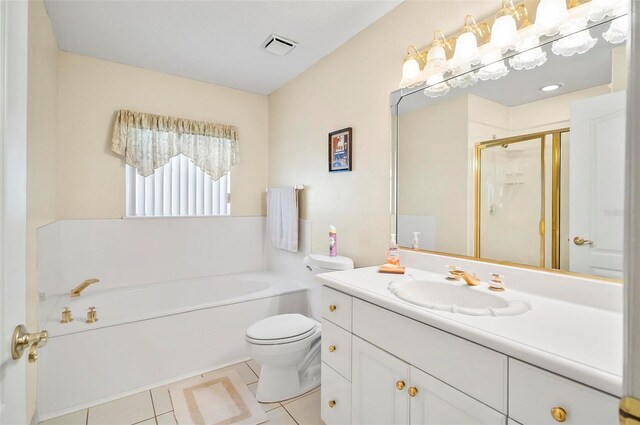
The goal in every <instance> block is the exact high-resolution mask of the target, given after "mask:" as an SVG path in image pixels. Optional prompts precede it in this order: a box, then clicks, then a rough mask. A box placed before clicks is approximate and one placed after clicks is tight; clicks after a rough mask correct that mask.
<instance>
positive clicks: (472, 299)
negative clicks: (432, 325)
mask: <svg viewBox="0 0 640 425" xmlns="http://www.w3.org/2000/svg"><path fill="white" fill-rule="evenodd" d="M388 289H389V292H391V293H392V294H393V295H395V296H396V297H397V298H399V299H401V300H402V301H406V302H408V303H410V304H414V305H417V306H419V307H425V308H429V309H432V310H441V311H450V312H452V313H461V314H468V315H471V316H515V315H518V314H522V313H525V312H526V311H528V310H529V308H530V307H529V305H528V304H527V303H525V302H523V301H511V300H507V299H505V298H502V297H499V296H497V295H494V294H491V293H487V292H481V291H485V290H486V289H485V288H480V287H477V288H472V287H470V286H469V285H467V284H466V283H464V282H462V283H460V282H438V281H434V280H426V279H414V278H411V277H408V278H404V279H400V280H396V281H395V282H391V283H390V284H389V288H388Z"/></svg>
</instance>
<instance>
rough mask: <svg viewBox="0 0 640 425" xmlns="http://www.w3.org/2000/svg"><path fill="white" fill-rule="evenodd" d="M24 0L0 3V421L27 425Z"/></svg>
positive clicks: (25, 53) (25, 51)
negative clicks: (19, 335) (22, 333)
mask: <svg viewBox="0 0 640 425" xmlns="http://www.w3.org/2000/svg"><path fill="white" fill-rule="evenodd" d="M27 8H28V4H27V2H21V1H11V2H6V1H2V2H0V26H1V27H0V51H1V52H0V62H1V63H0V80H2V84H0V91H1V98H2V102H0V109H1V111H0V121H1V122H0V128H1V129H2V131H0V156H1V157H2V158H1V160H0V180H2V189H3V190H2V191H0V205H1V208H0V235H1V236H0V245H1V246H0V250H1V252H2V256H0V291H1V293H2V298H1V299H0V309H1V310H0V322H1V324H2V326H0V333H1V334H2V335H1V336H2V341H3V343H2V348H1V355H2V358H1V359H0V360H1V361H2V365H1V367H0V425H12V424H26V423H28V420H27V418H26V416H27V407H26V360H25V358H24V357H22V359H20V360H18V361H16V360H13V358H12V355H11V343H10V341H11V338H12V334H13V330H14V329H15V327H16V325H18V324H20V323H26V228H25V226H26V177H27V172H26V145H27V143H26V140H27V139H26V138H27Z"/></svg>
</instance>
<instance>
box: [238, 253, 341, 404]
mask: <svg viewBox="0 0 640 425" xmlns="http://www.w3.org/2000/svg"><path fill="white" fill-rule="evenodd" d="M305 263H306V264H307V267H308V268H309V269H310V270H311V271H312V273H313V274H318V273H326V272H332V271H338V270H349V269H353V261H352V260H351V259H350V258H347V257H340V256H338V257H329V256H328V255H320V254H310V255H309V256H308V257H305ZM319 289H320V286H319V284H318V288H317V290H315V291H314V290H312V292H316V293H317V295H318V296H313V295H315V294H311V295H312V296H310V297H309V298H310V300H311V302H317V303H318V304H319V303H320V298H319ZM310 307H311V308H310V310H311V311H318V310H319V307H320V306H319V305H318V306H310ZM314 307H316V308H314ZM318 319H320V318H319V317H318ZM320 331H321V325H320V322H319V321H318V320H315V319H312V318H308V317H306V316H303V315H302V314H279V315H277V316H271V317H267V318H266V319H262V320H260V321H258V322H256V323H254V324H253V325H251V326H249V328H248V329H247V334H246V339H247V343H248V344H249V353H250V355H251V357H252V358H253V359H254V360H255V361H256V362H257V363H258V364H259V365H260V366H261V370H260V381H259V383H258V390H257V392H256V399H258V401H261V402H264V403H267V402H277V401H282V400H287V399H290V398H293V397H297V396H299V395H300V394H304V393H306V392H307V391H310V390H312V389H313V388H315V387H317V386H318V385H320Z"/></svg>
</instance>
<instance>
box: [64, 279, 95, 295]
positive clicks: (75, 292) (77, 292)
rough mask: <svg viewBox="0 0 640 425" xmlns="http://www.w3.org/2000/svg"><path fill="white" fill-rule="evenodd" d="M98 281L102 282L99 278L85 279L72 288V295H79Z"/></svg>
mask: <svg viewBox="0 0 640 425" xmlns="http://www.w3.org/2000/svg"><path fill="white" fill-rule="evenodd" d="M98 282H100V280H99V279H87V280H85V281H84V282H82V283H81V284H80V285H78V286H76V287H75V288H73V289H72V290H71V296H72V297H79V296H80V294H81V293H82V291H84V290H85V289H87V286H89V285H93V284H94V283H98Z"/></svg>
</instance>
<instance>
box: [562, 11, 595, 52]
mask: <svg viewBox="0 0 640 425" xmlns="http://www.w3.org/2000/svg"><path fill="white" fill-rule="evenodd" d="M586 25H587V19H586V18H578V19H575V20H573V21H571V22H570V23H567V24H565V25H563V27H562V29H561V30H560V35H562V36H563V37H562V38H560V39H559V40H556V41H554V42H553V44H551V51H552V52H553V53H554V54H556V55H559V56H573V55H575V54H576V53H578V54H582V53H586V52H588V51H589V50H591V48H592V47H593V46H595V45H596V43H597V42H598V39H596V38H593V37H591V33H590V32H589V30H588V29H585V30H582V31H580V29H582V28H584V27H585V26H586Z"/></svg>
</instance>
